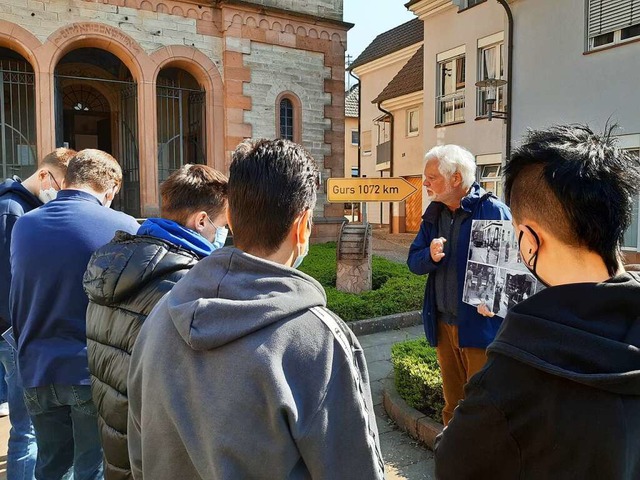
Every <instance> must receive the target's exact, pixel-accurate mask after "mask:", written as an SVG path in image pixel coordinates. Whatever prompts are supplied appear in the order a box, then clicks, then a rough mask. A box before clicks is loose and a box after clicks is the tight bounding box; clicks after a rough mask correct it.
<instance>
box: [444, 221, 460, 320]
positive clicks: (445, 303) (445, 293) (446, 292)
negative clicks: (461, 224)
mask: <svg viewBox="0 0 640 480" xmlns="http://www.w3.org/2000/svg"><path fill="white" fill-rule="evenodd" d="M456 212H457V210H456V211H454V212H453V213H452V214H451V223H450V224H449V238H448V239H447V243H448V244H449V253H451V249H452V248H453V246H452V245H453V244H452V243H451V242H452V240H451V238H452V235H453V225H454V223H455V221H456ZM449 261H451V255H449V260H447V263H449ZM454 266H455V265H454ZM450 270H451V269H450V268H447V269H446V270H445V274H444V306H443V308H444V310H445V311H446V307H447V306H448V305H449V302H448V301H447V300H448V297H449V294H448V292H449V289H448V288H447V285H449V282H448V280H449V275H451V273H449V271H450ZM448 314H449V312H447V315H448Z"/></svg>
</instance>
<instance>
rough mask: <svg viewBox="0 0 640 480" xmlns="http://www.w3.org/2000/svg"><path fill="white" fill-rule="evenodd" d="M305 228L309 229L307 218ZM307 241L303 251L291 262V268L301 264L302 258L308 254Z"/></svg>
mask: <svg viewBox="0 0 640 480" xmlns="http://www.w3.org/2000/svg"><path fill="white" fill-rule="evenodd" d="M307 228H309V230H311V220H307ZM309 243H310V242H307V245H306V246H305V249H304V252H302V253H301V254H300V255H298V258H296V260H295V262H293V268H298V267H299V266H300V265H302V261H303V260H304V257H306V256H307V255H308V254H309Z"/></svg>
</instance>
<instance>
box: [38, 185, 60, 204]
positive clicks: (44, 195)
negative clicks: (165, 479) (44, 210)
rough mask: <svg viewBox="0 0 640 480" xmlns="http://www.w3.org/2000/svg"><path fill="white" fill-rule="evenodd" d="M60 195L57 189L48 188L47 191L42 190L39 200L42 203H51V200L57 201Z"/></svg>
mask: <svg viewBox="0 0 640 480" xmlns="http://www.w3.org/2000/svg"><path fill="white" fill-rule="evenodd" d="M57 195H58V191H57V190H56V189H55V188H47V189H46V190H40V193H38V198H39V199H40V201H41V202H42V203H49V202H50V201H51V200H55V198H56V196H57Z"/></svg>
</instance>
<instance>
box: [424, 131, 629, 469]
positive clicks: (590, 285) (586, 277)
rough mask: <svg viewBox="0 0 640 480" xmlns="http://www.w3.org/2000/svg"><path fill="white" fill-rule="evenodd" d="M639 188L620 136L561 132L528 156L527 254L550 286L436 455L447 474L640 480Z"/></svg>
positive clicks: (477, 383)
mask: <svg viewBox="0 0 640 480" xmlns="http://www.w3.org/2000/svg"><path fill="white" fill-rule="evenodd" d="M639 185H640V162H639V160H638V158H636V157H633V156H631V155H628V154H626V153H625V152H623V151H621V150H619V149H618V148H616V147H615V145H614V143H613V142H612V140H611V138H610V131H609V132H608V133H607V134H605V135H603V136H602V135H596V134H594V133H593V132H592V131H591V130H590V129H589V128H588V127H584V126H575V125H571V126H559V127H553V128H550V129H547V130H542V131H535V132H532V133H530V134H529V136H528V137H527V138H526V139H525V141H524V144H523V145H522V147H520V148H519V149H517V150H516V151H515V152H514V154H513V156H512V158H511V160H510V162H509V163H508V164H507V168H506V174H505V190H506V197H507V199H508V200H509V202H510V206H511V209H512V212H513V224H514V228H515V229H516V234H517V235H518V238H519V240H518V248H519V250H520V255H521V256H522V260H523V264H524V265H526V266H527V267H528V268H529V269H530V270H531V272H532V273H533V275H535V276H536V277H537V278H538V279H539V280H540V281H541V282H542V283H543V284H546V285H548V288H546V289H544V290H542V291H540V292H539V293H537V294H536V295H533V296H531V297H529V298H528V299H527V300H525V301H523V302H522V303H520V304H518V305H516V306H514V307H513V308H512V309H511V311H510V312H508V313H507V316H506V318H505V320H504V322H503V325H502V328H501V329H500V332H499V333H498V335H497V337H496V339H495V341H494V342H493V343H492V344H491V345H490V346H489V348H488V356H489V359H488V362H487V365H486V366H485V368H484V369H483V370H481V371H480V372H479V373H478V374H477V375H475V376H474V377H473V378H472V379H471V381H470V382H469V383H468V384H467V387H466V390H465V400H463V401H462V403H461V404H460V405H459V406H458V408H456V410H455V412H454V416H453V420H452V421H451V422H450V423H449V425H448V426H447V428H445V430H444V432H443V434H442V436H441V438H440V439H439V443H437V445H436V450H435V459H436V477H437V478H439V479H441V480H448V479H451V480H465V479H485V478H490V479H495V480H500V479H505V480H507V479H509V480H510V479H516V478H518V479H524V480H526V479H554V480H564V479H566V480H569V479H577V478H579V479H581V480H602V479H616V480H637V479H638V478H640V448H639V440H638V439H639V438H640V316H639V312H640V275H638V274H637V273H630V272H625V269H624V267H623V263H622V254H621V250H620V246H621V244H622V240H623V237H624V233H625V230H626V229H627V228H628V227H629V226H630V225H631V212H632V204H633V198H634V197H636V196H637V192H638V186H639Z"/></svg>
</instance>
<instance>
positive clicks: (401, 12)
mask: <svg viewBox="0 0 640 480" xmlns="http://www.w3.org/2000/svg"><path fill="white" fill-rule="evenodd" d="M407 1H408V0H344V21H345V22H350V23H355V24H356V25H355V27H353V28H352V29H351V30H349V33H348V37H347V53H348V54H351V56H352V60H354V59H355V58H356V57H357V56H358V55H360V53H362V51H363V50H364V49H365V48H366V47H367V45H369V44H370V43H371V41H372V40H373V39H374V38H376V36H378V35H379V34H381V33H382V32H386V31H387V30H390V29H392V28H393V27H397V26H398V25H400V24H402V23H405V22H408V21H409V20H411V19H412V18H415V15H414V14H413V13H411V12H410V11H409V10H407V9H406V8H404V4H405V3H407Z"/></svg>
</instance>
